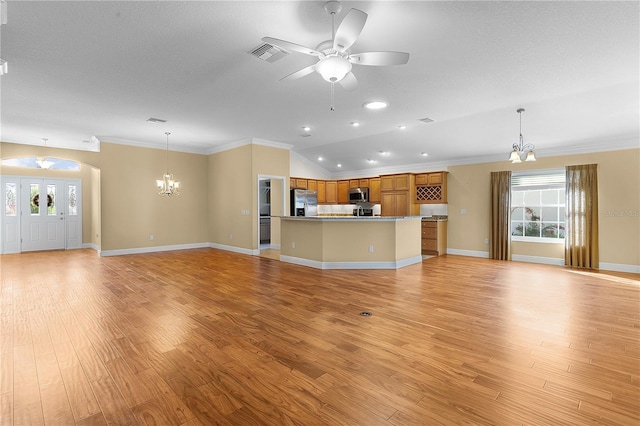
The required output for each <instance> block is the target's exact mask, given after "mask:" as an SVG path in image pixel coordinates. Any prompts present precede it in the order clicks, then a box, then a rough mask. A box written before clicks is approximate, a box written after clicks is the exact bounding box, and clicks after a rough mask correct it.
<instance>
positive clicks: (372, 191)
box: [361, 178, 381, 204]
mask: <svg viewBox="0 0 640 426" xmlns="http://www.w3.org/2000/svg"><path fill="white" fill-rule="evenodd" d="M361 180H362V179H361ZM369 202H370V203H374V204H377V203H380V202H381V199H380V178H371V179H369Z"/></svg>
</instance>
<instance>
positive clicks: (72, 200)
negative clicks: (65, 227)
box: [69, 185, 78, 216]
mask: <svg viewBox="0 0 640 426" xmlns="http://www.w3.org/2000/svg"><path fill="white" fill-rule="evenodd" d="M77 215H78V199H77V198H76V186H75V185H69V216H77Z"/></svg>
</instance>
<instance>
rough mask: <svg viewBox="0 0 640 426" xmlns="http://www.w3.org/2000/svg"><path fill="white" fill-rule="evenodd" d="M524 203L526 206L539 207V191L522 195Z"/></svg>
mask: <svg viewBox="0 0 640 426" xmlns="http://www.w3.org/2000/svg"><path fill="white" fill-rule="evenodd" d="M524 203H525V205H527V206H539V205H540V191H526V192H525V193H524Z"/></svg>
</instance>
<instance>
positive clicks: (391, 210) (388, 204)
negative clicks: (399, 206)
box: [380, 192, 396, 216]
mask: <svg viewBox="0 0 640 426" xmlns="http://www.w3.org/2000/svg"><path fill="white" fill-rule="evenodd" d="M380 199H381V200H380V215H381V216H395V215H396V194H394V193H393V192H382V193H381V196H380Z"/></svg>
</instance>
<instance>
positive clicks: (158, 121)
mask: <svg viewBox="0 0 640 426" xmlns="http://www.w3.org/2000/svg"><path fill="white" fill-rule="evenodd" d="M147 121H148V122H150V123H166V122H167V120H163V119H162V118H153V117H150V118H147Z"/></svg>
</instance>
